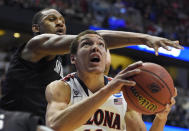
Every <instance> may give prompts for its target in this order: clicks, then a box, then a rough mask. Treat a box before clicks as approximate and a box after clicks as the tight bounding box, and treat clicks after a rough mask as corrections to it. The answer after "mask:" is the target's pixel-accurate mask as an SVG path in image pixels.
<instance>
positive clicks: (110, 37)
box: [97, 30, 183, 55]
mask: <svg viewBox="0 0 189 131" xmlns="http://www.w3.org/2000/svg"><path fill="white" fill-rule="evenodd" d="M97 32H99V33H100V34H101V35H102V36H103V38H104V39H105V41H106V42H107V44H108V47H109V48H110V49H113V48H121V47H125V46H128V45H147V46H148V47H151V48H154V50H155V52H156V55H158V48H159V47H163V48H165V49H167V50H169V48H168V47H167V46H171V47H174V48H177V49H183V47H182V46H180V45H179V41H171V40H168V39H166V38H162V37H157V36H151V35H148V34H143V33H134V32H124V31H112V30H99V31H97Z"/></svg>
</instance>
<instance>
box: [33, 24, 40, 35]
mask: <svg viewBox="0 0 189 131" xmlns="http://www.w3.org/2000/svg"><path fill="white" fill-rule="evenodd" d="M32 31H33V33H39V25H38V24H33V25H32Z"/></svg>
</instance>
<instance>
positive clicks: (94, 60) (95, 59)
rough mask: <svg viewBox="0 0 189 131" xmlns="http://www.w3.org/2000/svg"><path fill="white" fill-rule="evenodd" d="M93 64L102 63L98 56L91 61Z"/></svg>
mask: <svg viewBox="0 0 189 131" xmlns="http://www.w3.org/2000/svg"><path fill="white" fill-rule="evenodd" d="M90 61H91V62H100V58H99V57H98V56H94V57H93V58H91V59H90Z"/></svg>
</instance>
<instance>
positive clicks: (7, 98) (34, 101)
mask: <svg viewBox="0 0 189 131" xmlns="http://www.w3.org/2000/svg"><path fill="white" fill-rule="evenodd" d="M23 48H24V45H23V46H22V47H21V48H19V49H18V50H17V51H16V53H15V54H14V56H13V57H12V60H11V62H10V66H9V68H8V71H7V73H6V77H5V80H4V81H3V82H2V98H1V100H0V107H1V108H3V109H5V110H11V111H24V112H31V113H33V114H35V115H38V116H41V117H42V118H45V112H46V106H47V101H46V98H45V89H46V86H47V85H48V84H49V83H50V82H52V81H54V80H58V79H60V78H61V76H62V77H63V66H62V56H56V57H55V58H54V59H53V60H50V61H47V60H46V58H43V59H41V60H40V61H38V62H36V63H33V62H29V61H26V60H24V59H22V58H21V51H22V49H23Z"/></svg>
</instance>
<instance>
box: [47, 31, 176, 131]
mask: <svg viewBox="0 0 189 131" xmlns="http://www.w3.org/2000/svg"><path fill="white" fill-rule="evenodd" d="M70 50H71V51H70V54H71V62H72V64H74V65H75V67H76V70H77V73H76V74H71V75H70V76H69V77H68V78H64V79H63V80H57V81H54V82H52V83H50V84H49V85H48V87H47V90H46V97H47V100H48V106H47V114H46V123H47V125H48V126H50V127H51V128H54V129H55V130H61V131H64V130H66V131H72V130H75V131H81V130H87V131H90V129H98V130H99V131H101V130H115V131H118V130H127V131H145V130H146V127H145V124H144V122H143V120H142V117H141V114H140V113H138V112H136V111H134V110H131V109H130V108H129V105H128V109H130V110H127V112H126V110H125V109H124V107H123V106H122V102H121V103H119V105H118V106H117V105H116V104H115V105H114V104H113V102H112V101H113V100H112V97H113V95H115V93H118V92H120V90H121V88H122V87H123V85H124V88H127V86H135V84H136V83H135V82H134V81H130V80H128V79H129V78H130V77H132V76H134V75H137V74H139V73H140V69H137V68H138V67H140V66H142V62H136V63H134V64H132V65H130V66H129V67H128V68H126V69H124V70H123V71H121V72H120V73H118V75H117V76H116V77H115V78H113V79H112V80H111V81H110V82H108V83H106V82H105V81H106V77H105V76H104V70H105V65H106V55H107V54H106V53H107V52H106V44H105V40H104V39H103V38H102V37H101V35H100V34H98V33H96V32H94V31H85V32H82V33H80V34H79V35H78V37H77V38H76V39H75V40H74V41H73V44H72V45H71V48H70ZM105 83H106V84H105ZM176 95H177V94H176V89H175V96H176ZM175 96H174V97H175ZM174 97H173V98H172V99H171V104H170V105H167V106H166V109H165V110H164V111H162V112H161V113H158V114H156V117H155V119H154V121H153V124H152V127H151V129H150V130H151V131H163V128H164V126H165V123H166V121H167V116H168V114H169V112H170V109H171V107H172V105H174V104H175V100H174ZM110 108H111V109H110ZM120 111H121V112H120ZM123 111H125V112H123ZM107 112H108V113H107ZM110 114H111V115H110ZM115 114H117V115H115ZM108 115H109V117H107V116H108ZM115 116H117V117H116V120H113V119H114V118H115ZM113 123H114V124H113ZM125 123H126V126H125V125H124V124H125ZM115 125H116V126H115Z"/></svg>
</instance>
